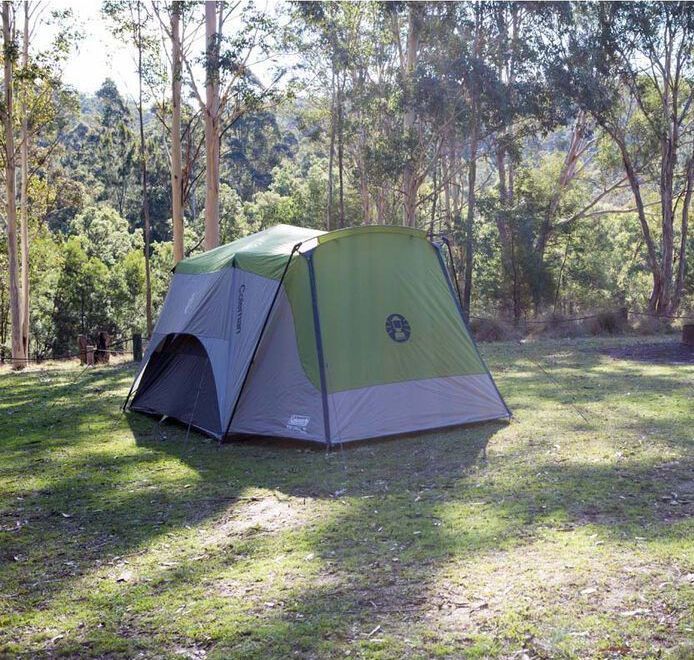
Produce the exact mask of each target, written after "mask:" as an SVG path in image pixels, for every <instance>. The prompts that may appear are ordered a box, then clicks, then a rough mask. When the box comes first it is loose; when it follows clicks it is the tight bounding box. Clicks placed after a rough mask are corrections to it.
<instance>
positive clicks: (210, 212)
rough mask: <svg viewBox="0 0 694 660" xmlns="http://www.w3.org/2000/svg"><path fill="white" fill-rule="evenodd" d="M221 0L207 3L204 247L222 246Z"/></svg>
mask: <svg viewBox="0 0 694 660" xmlns="http://www.w3.org/2000/svg"><path fill="white" fill-rule="evenodd" d="M217 11H220V12H221V11H222V7H221V4H220V3H218V2H206V3H205V38H206V44H207V51H206V58H205V60H206V61H205V65H206V66H205V68H206V73H207V75H206V79H205V241H204V246H205V250H211V249H212V248H216V247H217V246H218V245H219V143H220V131H219V35H218V34H217Z"/></svg>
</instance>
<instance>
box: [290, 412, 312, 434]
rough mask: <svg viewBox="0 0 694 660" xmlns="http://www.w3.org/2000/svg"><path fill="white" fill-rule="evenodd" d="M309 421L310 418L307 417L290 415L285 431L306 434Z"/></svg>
mask: <svg viewBox="0 0 694 660" xmlns="http://www.w3.org/2000/svg"><path fill="white" fill-rule="evenodd" d="M310 421H311V418H310V417H309V416H308V415H292V416H291V417H290V418H289V421H288V422H287V429H288V430H289V431H298V432H299V433H306V427H307V426H308V423H309V422H310Z"/></svg>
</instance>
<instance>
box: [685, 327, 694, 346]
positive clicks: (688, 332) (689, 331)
mask: <svg viewBox="0 0 694 660" xmlns="http://www.w3.org/2000/svg"><path fill="white" fill-rule="evenodd" d="M682 343H683V344H684V345H685V346H694V323H685V324H684V325H683V326H682Z"/></svg>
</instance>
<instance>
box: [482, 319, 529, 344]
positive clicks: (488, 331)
mask: <svg viewBox="0 0 694 660" xmlns="http://www.w3.org/2000/svg"><path fill="white" fill-rule="evenodd" d="M470 331H471V332H472V335H473V337H474V338H475V341H482V342H490V341H510V340H513V339H519V337H520V334H519V333H518V331H517V330H516V329H515V328H513V326H511V325H509V324H508V323H506V322H504V321H499V320H497V319H480V318H472V319H470Z"/></svg>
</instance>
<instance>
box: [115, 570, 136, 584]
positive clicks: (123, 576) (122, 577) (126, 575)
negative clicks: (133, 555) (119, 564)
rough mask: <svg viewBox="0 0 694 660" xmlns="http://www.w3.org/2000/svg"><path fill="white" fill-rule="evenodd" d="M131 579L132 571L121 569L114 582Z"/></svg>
mask: <svg viewBox="0 0 694 660" xmlns="http://www.w3.org/2000/svg"><path fill="white" fill-rule="evenodd" d="M132 579H133V573H132V571H123V572H122V573H121V574H120V575H119V576H118V577H117V578H116V582H130V581H131V580H132Z"/></svg>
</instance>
